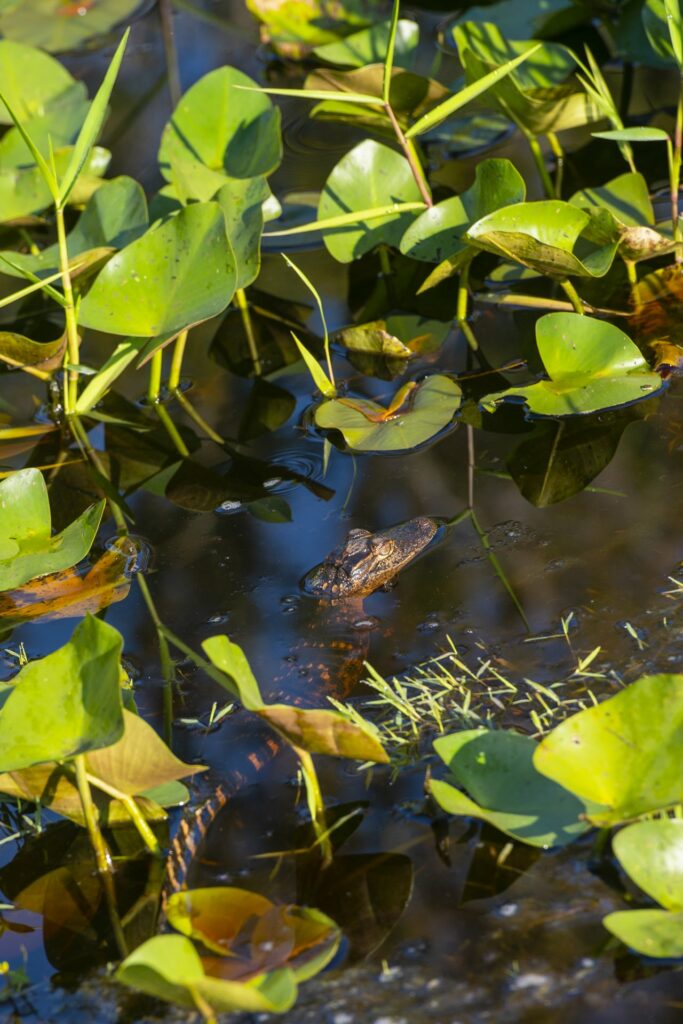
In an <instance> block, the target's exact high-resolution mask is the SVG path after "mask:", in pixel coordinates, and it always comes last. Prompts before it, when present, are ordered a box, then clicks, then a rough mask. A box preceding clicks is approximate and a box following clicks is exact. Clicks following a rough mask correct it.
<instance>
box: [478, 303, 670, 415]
mask: <svg viewBox="0 0 683 1024" xmlns="http://www.w3.org/2000/svg"><path fill="white" fill-rule="evenodd" d="M536 341H537V344H538V352H539V355H540V357H541V359H542V360H543V365H544V366H545V369H546V372H547V374H548V376H549V378H550V379H549V380H540V381H537V382H536V383H535V384H527V385H525V386H523V387H518V388H508V389H507V391H498V392H495V393H494V394H490V395H485V396H484V397H483V398H482V399H481V402H480V404H481V406H482V407H483V408H484V409H486V410H488V411H489V412H493V411H494V410H495V408H496V406H497V405H498V404H499V403H500V402H508V401H513V402H514V401H516V402H519V401H522V402H524V404H525V405H526V408H527V409H528V411H529V412H530V413H533V414H534V415H536V416H577V415H583V414H585V413H591V412H598V411H600V410H601V409H613V408H615V407H617V406H621V405H627V404H628V403H630V402H638V401H642V400H643V399H644V398H647V397H651V396H652V395H654V394H655V393H656V392H657V391H659V390H661V389H662V388H663V387H665V386H666V384H665V382H664V381H662V378H661V377H660V376H659V375H658V374H656V373H653V371H652V370H650V368H649V366H648V364H647V363H646V362H645V359H644V358H643V356H642V354H641V351H640V349H639V348H638V347H637V345H635V344H634V343H633V342H632V341H631V339H630V338H629V337H628V335H626V334H624V332H623V331H620V330H619V328H618V327H614V325H613V324H609V323H605V322H604V321H602V320H594V319H592V318H590V317H587V316H581V315H580V314H578V313H547V314H546V315H545V316H542V317H541V318H540V320H539V321H538V322H537V324H536Z"/></svg>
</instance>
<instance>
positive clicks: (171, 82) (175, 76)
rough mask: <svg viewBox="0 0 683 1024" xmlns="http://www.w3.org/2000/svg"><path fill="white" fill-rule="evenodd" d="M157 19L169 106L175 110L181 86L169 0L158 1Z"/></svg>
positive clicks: (180, 94) (180, 93)
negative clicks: (162, 47)
mask: <svg viewBox="0 0 683 1024" xmlns="http://www.w3.org/2000/svg"><path fill="white" fill-rule="evenodd" d="M159 18H160V19H161V34H162V36H163V39H164V55H165V57H166V78H167V80H168V91H169V93H170V96H171V106H172V107H173V108H174V109H175V108H176V107H177V106H178V104H179V102H180V97H181V96H182V86H181V84H180V70H179V68H178V53H177V50H176V45H175V36H174V33H173V11H172V10H171V2H170V0H159Z"/></svg>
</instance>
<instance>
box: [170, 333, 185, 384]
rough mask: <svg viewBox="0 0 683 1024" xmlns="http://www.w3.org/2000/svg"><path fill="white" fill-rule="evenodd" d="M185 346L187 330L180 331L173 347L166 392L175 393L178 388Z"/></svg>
mask: <svg viewBox="0 0 683 1024" xmlns="http://www.w3.org/2000/svg"><path fill="white" fill-rule="evenodd" d="M186 345H187V330H184V331H181V332H180V334H179V335H178V337H177V338H176V340H175V345H174V346H173V358H172V359H171V372H170V373H169V375H168V390H169V391H175V390H176V389H177V388H178V387H180V373H181V371H182V368H183V356H184V355H185V346H186Z"/></svg>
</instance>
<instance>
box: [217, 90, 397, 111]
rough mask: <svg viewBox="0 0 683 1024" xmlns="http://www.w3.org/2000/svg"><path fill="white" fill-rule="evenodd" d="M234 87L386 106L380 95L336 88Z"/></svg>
mask: <svg viewBox="0 0 683 1024" xmlns="http://www.w3.org/2000/svg"><path fill="white" fill-rule="evenodd" d="M233 89H241V90H242V92H265V93H268V95H269V96H298V97H299V98H300V99H303V100H335V101H337V102H339V103H367V104H369V105H371V106H374V107H382V106H384V104H383V102H382V100H381V99H380V98H379V96H370V95H369V94H368V93H365V92H341V91H340V92H337V91H336V90H335V89H269V88H267V87H265V86H264V87H263V88H261V89H256V88H255V87H254V86H252V85H233Z"/></svg>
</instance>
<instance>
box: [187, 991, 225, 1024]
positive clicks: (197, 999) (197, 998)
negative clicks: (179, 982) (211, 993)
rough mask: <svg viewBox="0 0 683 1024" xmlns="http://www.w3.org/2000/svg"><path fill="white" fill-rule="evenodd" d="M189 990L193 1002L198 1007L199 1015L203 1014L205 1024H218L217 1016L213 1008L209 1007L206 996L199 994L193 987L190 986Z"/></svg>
mask: <svg viewBox="0 0 683 1024" xmlns="http://www.w3.org/2000/svg"><path fill="white" fill-rule="evenodd" d="M187 988H188V991H189V993H190V995H191V996H192V1001H193V1002H194V1005H195V1006H196V1007H197V1010H198V1011H199V1013H201V1015H202V1017H203V1018H204V1024H218V1020H217V1017H216V1014H215V1013H214V1012H213V1008H212V1007H211V1006H210V1005H209V1003H207V1001H206V999H205V998H204V996H203V995H202V994H201V993H200V992H198V991H197V989H196V988H195V987H194V986H193V985H188V986H187Z"/></svg>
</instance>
